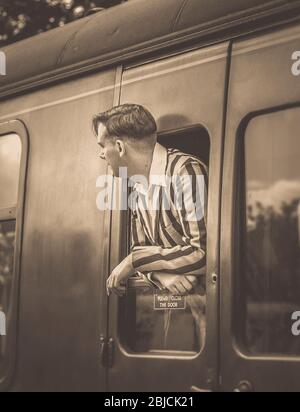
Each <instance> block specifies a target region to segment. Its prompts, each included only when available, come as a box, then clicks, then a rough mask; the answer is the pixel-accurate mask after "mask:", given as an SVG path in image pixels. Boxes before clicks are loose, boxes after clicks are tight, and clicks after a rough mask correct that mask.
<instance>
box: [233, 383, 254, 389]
mask: <svg viewBox="0 0 300 412" xmlns="http://www.w3.org/2000/svg"><path fill="white" fill-rule="evenodd" d="M233 392H253V387H252V385H251V383H250V382H248V381H241V382H239V383H238V385H237V387H236V388H234V389H233Z"/></svg>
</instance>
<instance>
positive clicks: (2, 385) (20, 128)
mask: <svg viewBox="0 0 300 412" xmlns="http://www.w3.org/2000/svg"><path fill="white" fill-rule="evenodd" d="M9 134H17V135H18V137H19V139H20V141H21V160H20V170H19V186H18V198H17V204H16V205H12V206H10V207H6V208H2V209H0V221H9V220H15V221H16V230H15V248H14V266H13V281H12V286H11V303H10V305H9V310H8V313H7V314H6V318H7V319H6V330H7V334H6V336H5V337H4V339H5V340H6V345H5V346H6V350H5V353H4V361H3V362H0V391H4V390H7V388H8V387H9V385H10V384H11V382H12V379H13V376H14V373H15V365H16V356H17V355H16V350H17V334H18V331H17V326H18V309H19V285H20V262H21V253H22V234H23V223H24V202H25V189H26V175H27V163H28V155H29V138H28V132H27V129H26V126H25V124H24V123H23V122H22V121H21V120H17V119H16V120H11V121H8V122H5V123H0V138H1V137H2V136H6V135H9ZM1 338H3V337H1Z"/></svg>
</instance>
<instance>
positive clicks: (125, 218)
mask: <svg viewBox="0 0 300 412" xmlns="http://www.w3.org/2000/svg"><path fill="white" fill-rule="evenodd" d="M200 131H201V132H204V133H205V134H206V137H207V138H208V159H207V162H205V161H204V160H203V159H200V160H201V161H202V162H203V163H205V165H206V167H207V171H208V187H207V202H208V201H209V200H208V199H209V197H208V194H209V186H210V185H209V181H210V180H209V175H210V164H211V154H212V136H211V134H210V131H209V129H208V128H207V127H206V125H205V124H202V123H193V124H190V125H187V126H183V127H178V128H174V129H162V130H160V131H158V132H157V138H158V139H157V141H158V143H160V144H162V143H161V141H160V138H164V137H169V136H174V137H178V136H179V137H181V136H182V135H185V134H187V133H189V132H192V133H195V134H196V133H197V132H199V133H200ZM163 146H164V145H163ZM188 154H191V155H192V156H193V155H194V154H193V153H188ZM195 156H197V155H195ZM207 209H208V204H207ZM119 219H120V220H119V227H118V228H117V230H118V233H120V236H121V239H122V241H121V243H122V245H123V248H122V256H123V257H122V259H124V258H125V257H126V256H128V255H129V254H130V253H131V251H130V244H131V213H130V211H129V209H128V208H127V209H126V210H125V211H121V212H120V218H119ZM207 224H208V222H207ZM125 251H126V254H125V253H124V252H125ZM206 254H207V250H206ZM207 277H208V273H206V284H207ZM143 287H144V288H145V287H146V288H149V289H150V288H151V286H150V285H149V284H148V283H147V282H145V281H144V280H143V279H134V278H129V279H128V280H127V288H128V289H138V288H143ZM152 289H153V290H155V288H154V287H153V288H152ZM206 296H207V291H206ZM122 309H123V305H122V304H121V303H120V301H119V302H118V309H117V319H118V321H117V322H118V342H119V344H120V347H122V349H123V350H124V352H126V353H127V355H132V356H137V357H139V356H140V357H155V356H157V355H158V356H163V357H164V358H168V357H169V356H175V357H183V358H184V359H193V358H195V357H197V356H199V355H202V352H204V349H205V346H206V343H207V342H206V339H205V343H204V345H203V346H202V348H201V349H200V351H199V352H194V351H188V350H186V351H183V350H168V349H167V350H163V349H155V350H153V351H152V352H151V351H149V352H147V351H146V352H134V351H132V349H131V348H129V346H128V344H127V342H125V340H124V336H122V332H123V329H122V326H121V325H120V323H121V322H120V320H121V319H122V314H123V310H122ZM206 330H207V325H206Z"/></svg>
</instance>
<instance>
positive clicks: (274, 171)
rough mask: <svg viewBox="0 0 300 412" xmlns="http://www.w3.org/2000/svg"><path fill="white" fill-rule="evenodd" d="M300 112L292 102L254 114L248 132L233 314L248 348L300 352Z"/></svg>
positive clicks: (248, 349)
mask: <svg viewBox="0 0 300 412" xmlns="http://www.w3.org/2000/svg"><path fill="white" fill-rule="evenodd" d="M299 116H300V108H290V109H286V110H282V111H277V112H272V113H269V114H263V115H261V116H258V117H255V118H254V119H252V120H251V121H250V123H249V125H248V127H247V129H246V134H245V138H244V160H245V167H244V168H243V169H244V178H245V179H242V180H244V182H243V185H244V184H245V198H244V202H245V206H246V207H245V208H244V210H245V214H244V215H243V217H242V222H243V224H242V261H241V266H240V270H239V275H240V276H241V278H240V280H238V279H237V287H238V289H237V290H236V292H237V296H238V302H237V304H238V310H237V311H235V313H237V312H238V313H239V315H237V316H239V319H236V321H237V324H238V325H239V329H240V332H242V333H241V338H242V343H243V346H244V347H245V348H246V350H247V351H248V352H250V354H275V355H276V354H281V355H300V339H299V337H298V338H297V337H295V336H294V335H293V333H292V323H293V322H294V321H292V314H293V313H294V312H295V311H299V310H300V140H299V131H298V125H299ZM243 192H244V190H243ZM241 274H242V275H241ZM241 308H243V310H241ZM242 314H243V315H242ZM241 315H242V316H241Z"/></svg>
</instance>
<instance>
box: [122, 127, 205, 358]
mask: <svg viewBox="0 0 300 412" xmlns="http://www.w3.org/2000/svg"><path fill="white" fill-rule="evenodd" d="M158 142H159V143H160V144H162V145H163V146H165V147H172V148H174V149H178V150H180V151H182V152H184V153H188V154H192V155H194V156H196V157H198V158H200V160H201V161H202V163H204V164H206V166H208V162H209V148H210V141H209V135H208V133H207V131H206V129H204V128H203V127H200V126H199V127H191V128H186V129H183V130H179V131H175V132H168V133H161V134H160V135H159V138H158ZM130 216H131V214H130ZM131 217H132V216H131ZM128 226H129V227H130V225H128ZM129 239H131V236H130V234H129ZM128 245H130V240H128ZM128 251H129V247H128ZM202 280H203V279H202ZM198 282H199V285H197V290H196V291H194V292H193V293H191V294H190V295H188V296H186V297H184V298H183V299H180V298H178V297H174V298H173V297H171V296H168V295H167V294H166V293H164V292H162V293H161V294H160V293H158V291H157V289H155V288H151V287H149V285H144V284H143V282H140V283H139V281H138V280H137V281H136V282H134V279H133V280H132V282H131V283H130V282H129V288H128V291H127V295H126V296H125V297H124V298H122V299H121V300H120V305H119V333H120V340H121V341H122V343H123V345H124V346H125V348H126V349H127V350H128V351H129V352H133V353H143V352H144V353H153V354H154V353H160V352H172V351H176V352H177V351H178V352H183V354H186V355H187V356H189V355H190V354H194V353H198V352H200V350H201V349H202V347H203V344H204V341H205V329H206V324H205V279H204V281H203V283H204V286H201V285H200V283H201V282H200V280H198ZM130 284H132V285H133V286H132V287H131V286H130ZM177 299H178V300H177ZM166 301H167V303H164V302H166ZM167 305H168V306H167ZM166 307H168V308H169V309H165V308H166ZM170 308H171V309H170Z"/></svg>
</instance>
